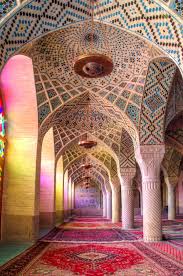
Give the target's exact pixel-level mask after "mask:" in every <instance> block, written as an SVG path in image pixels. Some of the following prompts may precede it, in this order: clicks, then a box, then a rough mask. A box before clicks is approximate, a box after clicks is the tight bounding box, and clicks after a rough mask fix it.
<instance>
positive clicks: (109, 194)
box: [106, 191, 112, 219]
mask: <svg viewBox="0 0 183 276" xmlns="http://www.w3.org/2000/svg"><path fill="white" fill-rule="evenodd" d="M106 197H107V218H108V219H111V218H112V192H110V191H107V193H106Z"/></svg>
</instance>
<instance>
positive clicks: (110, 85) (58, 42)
mask: <svg viewBox="0 0 183 276" xmlns="http://www.w3.org/2000/svg"><path fill="white" fill-rule="evenodd" d="M85 26H86V27H85ZM100 26H101V24H100V23H96V29H95V34H96V39H95V40H94V42H95V46H94V47H95V48H96V49H97V51H99V52H101V53H102V52H104V53H105V44H104V38H105V34H103V33H102V32H101V33H100ZM87 27H88V26H87V25H86V24H84V23H80V24H77V25H76V26H70V27H68V28H66V29H63V30H59V31H56V32H54V33H51V34H49V35H47V36H45V37H43V38H41V39H39V40H38V41H37V42H35V43H34V44H33V46H32V47H30V46H29V45H28V47H26V48H25V49H24V50H22V53H25V54H27V55H28V56H30V57H31V58H32V60H33V65H34V72H35V81H36V90H37V102H38V113H39V123H40V124H42V123H43V121H44V120H45V119H46V118H47V116H48V115H50V113H51V112H54V111H55V110H57V109H58V108H59V107H61V106H63V104H65V103H67V102H69V101H70V100H71V99H73V98H75V97H76V96H78V95H81V94H83V93H84V92H86V91H88V92H89V93H93V94H96V95H98V96H100V97H101V98H104V99H105V100H106V102H108V103H110V104H111V105H112V106H115V108H116V109H118V112H122V113H126V115H127V116H128V117H129V119H130V120H131V121H132V123H133V124H134V125H135V126H136V127H138V124H139V113H140V105H141V100H142V95H143V88H144V84H145V77H146V73H147V68H148V63H149V60H150V58H151V57H152V55H153V52H152V50H151V47H150V46H149V44H148V43H147V42H145V41H143V40H141V39H139V38H138V37H134V36H133V35H131V34H129V33H127V32H125V31H121V30H119V29H117V28H114V27H111V26H106V32H107V36H108V37H109V45H110V53H111V56H112V58H113V62H114V70H113V72H112V73H111V74H110V75H109V76H107V77H104V78H97V79H92V80H90V79H88V78H82V77H80V76H78V75H77V74H76V73H75V72H74V70H73V60H75V58H76V57H77V56H78V55H79V54H83V53H86V52H87V51H88V50H89V47H90V43H89V42H88V40H87V37H88V34H89V33H90V30H89V29H88V28H87ZM102 36H104V38H103V37H102Z"/></svg>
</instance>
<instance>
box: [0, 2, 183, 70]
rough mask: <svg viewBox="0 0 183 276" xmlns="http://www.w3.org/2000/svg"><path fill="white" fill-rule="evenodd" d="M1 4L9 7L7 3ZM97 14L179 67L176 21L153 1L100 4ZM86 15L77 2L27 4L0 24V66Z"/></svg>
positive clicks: (179, 40)
mask: <svg viewBox="0 0 183 276" xmlns="http://www.w3.org/2000/svg"><path fill="white" fill-rule="evenodd" d="M3 3H5V5H6V3H7V5H9V3H10V1H5V2H3ZM173 3H174V4H173V9H174V10H176V11H177V12H178V14H179V15H180V14H181V13H182V2H181V0H174V2H173ZM100 11H101V13H102V20H103V21H108V22H110V23H112V24H114V25H116V26H119V27H123V28H126V29H128V30H130V31H132V32H134V33H137V34H138V35H141V36H143V37H145V38H147V39H148V40H150V41H152V42H154V43H156V44H157V45H159V46H160V47H162V48H163V49H164V50H165V51H167V52H168V53H169V54H170V55H171V56H172V57H173V58H174V59H175V60H176V62H177V63H178V64H179V65H181V63H183V62H182V60H183V54H182V43H183V42H182V28H181V23H180V18H179V17H176V16H172V15H171V14H170V13H169V12H168V10H167V9H166V10H165V9H164V8H163V7H162V6H161V5H160V4H158V3H156V2H155V1H153V0H151V1H149V0H138V1H131V0H125V1H123V0H115V1H112V0H109V1H106V0H101V5H100ZM86 14H87V8H86V3H85V2H84V1H80V0H79V1H78V0H73V1H72V5H70V1H68V0H60V1H58V0H57V1H55V0H47V1H40V0H34V1H28V4H27V5H24V6H23V7H22V8H21V9H19V10H17V11H16V12H15V14H14V15H13V16H11V17H9V18H8V19H7V20H5V21H4V22H2V24H1V31H0V41H1V44H2V47H1V52H0V65H1V66H2V65H3V64H4V63H5V62H6V61H7V59H8V58H9V56H10V55H13V54H14V53H15V51H16V50H18V49H20V48H21V47H22V46H23V45H24V44H25V43H27V42H29V41H31V40H33V39H34V38H36V37H38V36H41V35H43V34H44V33H46V32H49V31H53V30H55V29H56V28H59V27H63V26H66V25H68V24H70V23H73V22H76V21H81V20H84V19H85V18H86ZM96 18H97V16H96Z"/></svg>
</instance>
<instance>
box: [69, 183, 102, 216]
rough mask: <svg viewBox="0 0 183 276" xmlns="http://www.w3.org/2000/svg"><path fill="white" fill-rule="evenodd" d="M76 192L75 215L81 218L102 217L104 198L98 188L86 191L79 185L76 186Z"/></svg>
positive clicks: (94, 187)
mask: <svg viewBox="0 0 183 276" xmlns="http://www.w3.org/2000/svg"><path fill="white" fill-rule="evenodd" d="M74 190H75V191H74V194H75V197H74V207H75V209H74V213H75V214H77V215H81V216H96V215H102V201H103V198H102V196H101V192H100V189H99V187H98V186H93V187H90V188H88V189H86V188H84V187H82V186H81V185H80V184H78V185H75V189H74Z"/></svg>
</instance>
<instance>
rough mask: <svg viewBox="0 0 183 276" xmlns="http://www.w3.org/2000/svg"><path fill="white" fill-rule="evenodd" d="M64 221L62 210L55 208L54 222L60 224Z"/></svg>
mask: <svg viewBox="0 0 183 276" xmlns="http://www.w3.org/2000/svg"><path fill="white" fill-rule="evenodd" d="M63 222H64V211H63V210H57V211H56V224H57V225H58V224H62V223H63Z"/></svg>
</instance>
